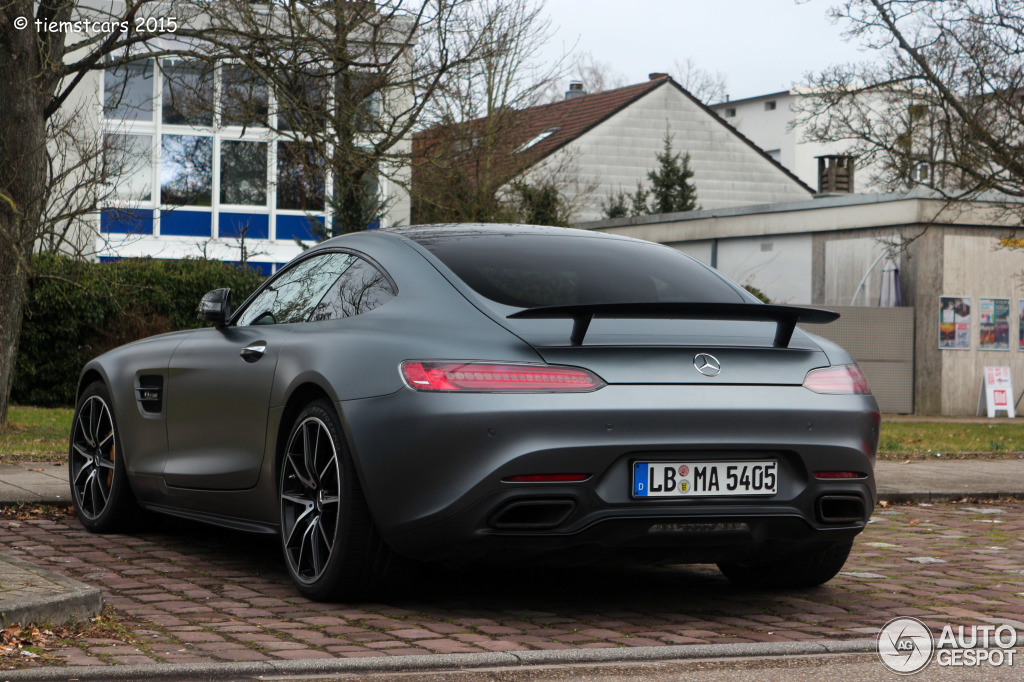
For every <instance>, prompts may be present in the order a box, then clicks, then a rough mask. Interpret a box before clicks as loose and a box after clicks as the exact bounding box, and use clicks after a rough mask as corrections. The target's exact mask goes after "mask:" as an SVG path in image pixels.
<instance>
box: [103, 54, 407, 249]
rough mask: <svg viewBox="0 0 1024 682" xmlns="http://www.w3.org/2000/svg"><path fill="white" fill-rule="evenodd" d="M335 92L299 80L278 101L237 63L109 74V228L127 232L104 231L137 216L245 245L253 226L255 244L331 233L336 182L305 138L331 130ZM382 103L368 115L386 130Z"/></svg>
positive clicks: (374, 103) (376, 98)
mask: <svg viewBox="0 0 1024 682" xmlns="http://www.w3.org/2000/svg"><path fill="white" fill-rule="evenodd" d="M329 82H330V81H329V80H328V79H325V78H313V77H310V76H297V77H296V80H295V88H294V89H293V90H285V91H282V92H280V93H274V92H270V89H269V88H268V87H267V85H266V83H265V82H264V81H262V80H261V79H259V78H257V77H255V76H254V75H253V74H252V72H251V71H249V70H248V69H244V68H242V67H239V66H237V65H226V66H223V65H222V66H219V67H216V68H215V67H212V66H209V65H206V64H200V63H196V62H189V61H184V60H162V61H161V62H160V63H159V65H157V62H155V61H154V60H150V61H148V62H139V63H133V64H130V65H127V66H119V67H111V68H109V69H106V70H105V71H104V73H103V101H102V111H103V120H104V127H105V130H104V133H105V136H104V144H105V150H104V164H105V166H104V170H103V172H104V177H105V178H109V179H110V182H109V186H110V191H109V196H108V197H106V202H107V207H108V209H109V210H107V211H106V212H105V213H104V215H103V216H101V220H100V223H101V229H102V230H104V231H107V232H111V231H113V232H117V231H123V230H115V229H113V228H110V229H107V227H104V226H108V227H109V226H111V225H115V223H116V222H117V221H116V220H114V219H113V218H112V216H115V214H124V213H125V212H132V215H136V214H138V216H140V220H141V219H142V218H144V219H145V220H146V221H147V223H146V224H147V225H148V231H147V232H146V233H147V234H153V235H155V236H177V237H190V238H217V237H220V238H235V237H237V236H238V233H239V232H240V230H241V228H239V227H238V226H239V225H247V226H250V229H249V231H248V235H249V236H250V238H254V239H270V238H274V239H278V240H286V241H288V242H291V241H292V240H293V239H294V238H299V239H304V240H308V239H313V238H314V235H315V234H317V233H318V231H317V229H316V226H317V225H318V224H319V225H321V226H327V225H329V224H330V214H329V202H328V194H329V190H330V187H331V179H330V176H329V174H328V172H327V170H326V169H325V167H324V166H323V161H322V159H320V158H319V157H318V155H317V154H316V153H315V152H314V151H313V150H311V149H309V148H308V147H306V146H304V145H303V144H302V137H303V129H304V128H307V127H308V126H309V125H310V124H311V122H313V124H318V125H324V126H326V124H327V115H328V111H329V103H330V90H329ZM359 82H360V83H361V84H363V85H365V87H366V88H370V87H371V86H372V83H371V82H370V81H369V80H365V79H363V80H359ZM371 94H372V96H371V97H368V98H366V99H365V100H364V102H363V111H364V112H365V119H366V120H377V119H379V118H380V116H381V114H382V107H383V97H382V95H381V93H380V92H379V91H377V92H374V93H371ZM292 128H297V129H296V130H292ZM277 131H286V132H284V133H281V134H279V133H278V132H277ZM367 132H369V131H367ZM286 136H288V137H290V138H292V139H286ZM368 181H369V182H370V183H371V184H372V185H373V188H377V185H376V184H375V183H376V178H375V177H373V176H372V175H371V176H369V179H368ZM386 189H387V188H386V187H384V188H377V189H374V191H378V190H379V191H385V190H386ZM172 209H173V210H172ZM108 213H109V215H107V214H108ZM117 224H120V223H117ZM253 235H255V236H253Z"/></svg>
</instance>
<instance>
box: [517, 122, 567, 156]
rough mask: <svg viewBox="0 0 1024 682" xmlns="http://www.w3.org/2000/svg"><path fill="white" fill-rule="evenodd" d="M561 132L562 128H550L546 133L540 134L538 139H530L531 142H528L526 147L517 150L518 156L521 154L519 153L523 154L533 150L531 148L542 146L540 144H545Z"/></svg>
mask: <svg viewBox="0 0 1024 682" xmlns="http://www.w3.org/2000/svg"><path fill="white" fill-rule="evenodd" d="M559 130H560V128H548V129H547V130H545V131H544V132H542V133H540V134H539V135H537V136H536V137H534V138H532V139H530V140H529V141H528V142H527V143H526V144H524V145H523V146H522V147H520V148H519V149H517V150H516V153H517V154H519V153H521V152H525V151H526V150H527V149H529V148H531V147H535V146H537V145H538V144H540V143H541V142H543V141H544V140H546V139H548V138H549V137H551V136H552V135H554V134H555V133H557V132H558V131H559Z"/></svg>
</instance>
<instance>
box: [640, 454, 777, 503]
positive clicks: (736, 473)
mask: <svg viewBox="0 0 1024 682" xmlns="http://www.w3.org/2000/svg"><path fill="white" fill-rule="evenodd" d="M778 470H779V463H778V462H776V461H772V460H768V461H760V462H750V461H747V462H634V463H633V497H704V496H709V495H774V494H775V491H776V490H777V488H778V483H779V476H778Z"/></svg>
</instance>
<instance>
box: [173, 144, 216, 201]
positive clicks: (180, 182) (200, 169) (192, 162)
mask: <svg viewBox="0 0 1024 682" xmlns="http://www.w3.org/2000/svg"><path fill="white" fill-rule="evenodd" d="M160 201H161V202H163V203H164V204H168V205H171V206H210V205H211V204H212V203H213V138H212V137H202V136H199V135H164V136H163V137H162V138H161V140H160Z"/></svg>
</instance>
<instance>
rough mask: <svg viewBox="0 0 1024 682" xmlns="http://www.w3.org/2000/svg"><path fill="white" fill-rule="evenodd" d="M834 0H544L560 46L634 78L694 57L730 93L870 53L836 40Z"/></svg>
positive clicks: (555, 48) (794, 78) (749, 91)
mask: <svg viewBox="0 0 1024 682" xmlns="http://www.w3.org/2000/svg"><path fill="white" fill-rule="evenodd" d="M837 2H838V0H801V1H800V2H799V3H798V2H796V0H631V1H630V2H622V1H621V0H615V1H613V0H547V3H546V13H547V14H548V16H549V17H550V19H551V25H552V29H554V30H555V31H556V33H555V36H554V38H553V39H552V40H551V43H550V44H549V45H548V47H547V50H546V57H545V59H546V60H554V59H557V56H558V54H559V53H560V52H561V51H563V50H570V49H572V48H573V46H575V48H576V50H578V51H582V52H590V53H591V54H592V55H593V56H594V58H595V59H596V60H598V61H600V62H604V63H606V64H608V65H609V66H610V67H611V68H612V69H613V70H615V71H617V72H620V73H621V74H623V75H624V76H625V77H626V82H627V83H639V82H641V81H644V80H646V79H647V74H649V73H652V72H659V71H660V72H668V73H670V75H675V74H671V71H672V64H673V62H674V61H676V60H678V61H680V62H685V61H686V59H687V57H692V58H693V60H694V62H695V63H696V64H697V65H698V66H700V67H701V68H703V69H704V70H706V71H709V72H711V73H719V72H721V73H722V74H723V75H724V76H725V80H726V85H727V91H728V93H729V96H730V99H734V100H735V99H743V98H745V97H754V96H757V95H764V94H769V93H773V92H779V91H781V90H787V89H789V88H790V87H791V86H792V85H793V84H794V83H798V82H800V81H801V79H802V78H803V75H804V74H805V73H806V72H808V71H820V70H821V69H823V68H825V67H827V66H829V65H830V64H838V63H846V62H852V61H862V60H865V59H867V58H868V57H869V56H870V55H869V53H865V52H861V51H860V50H859V49H858V46H857V45H856V44H855V43H848V42H845V41H844V40H843V38H842V37H841V36H842V32H843V28H842V26H839V25H834V24H832V23H831V21H830V19H829V18H828V16H827V12H828V10H829V8H830V7H831V6H833V5H834V4H837Z"/></svg>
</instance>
